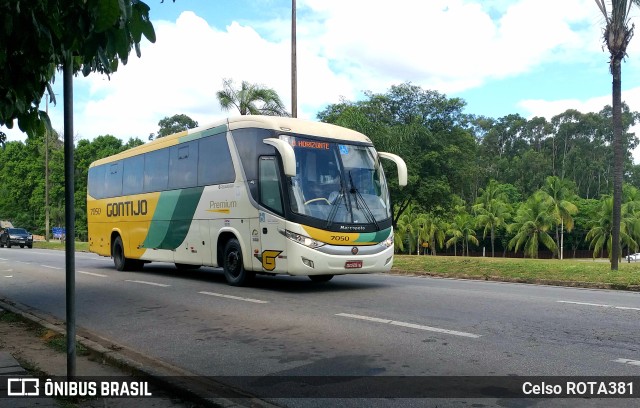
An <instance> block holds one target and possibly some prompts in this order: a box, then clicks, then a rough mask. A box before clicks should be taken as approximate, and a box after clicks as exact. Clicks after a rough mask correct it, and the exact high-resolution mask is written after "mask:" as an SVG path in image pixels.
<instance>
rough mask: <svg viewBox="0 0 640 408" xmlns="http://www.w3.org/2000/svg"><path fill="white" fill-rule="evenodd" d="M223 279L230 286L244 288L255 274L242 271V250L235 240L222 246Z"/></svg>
mask: <svg viewBox="0 0 640 408" xmlns="http://www.w3.org/2000/svg"><path fill="white" fill-rule="evenodd" d="M222 266H223V268H224V277H225V278H226V279H227V283H229V285H231V286H244V285H247V284H249V283H250V282H251V280H253V277H254V276H255V274H254V273H253V272H252V271H247V270H246V269H244V264H243V262H242V248H241V247H240V243H239V242H238V240H237V239H235V238H232V239H230V240H229V242H227V245H225V246H224V260H223V264H222Z"/></svg>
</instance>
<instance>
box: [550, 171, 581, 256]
mask: <svg viewBox="0 0 640 408" xmlns="http://www.w3.org/2000/svg"><path fill="white" fill-rule="evenodd" d="M542 192H543V194H545V195H546V196H547V197H548V198H549V199H550V202H551V207H552V212H553V215H554V217H555V220H556V243H559V246H558V258H559V259H562V258H563V253H562V252H563V248H564V227H565V226H566V227H567V231H569V232H571V230H572V229H573V215H575V214H576V213H577V212H578V207H577V206H576V205H575V204H574V203H572V202H571V201H569V200H568V198H569V197H570V196H572V195H573V194H572V193H571V190H570V188H569V186H568V184H567V183H566V182H565V181H564V180H561V179H560V178H559V177H558V176H549V177H547V178H546V180H545V185H544V187H542ZM558 222H559V224H560V225H558Z"/></svg>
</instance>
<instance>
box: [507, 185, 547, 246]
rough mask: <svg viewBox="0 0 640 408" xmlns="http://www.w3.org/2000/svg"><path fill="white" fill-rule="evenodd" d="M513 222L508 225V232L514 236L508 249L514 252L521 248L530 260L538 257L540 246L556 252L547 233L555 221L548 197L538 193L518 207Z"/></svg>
mask: <svg viewBox="0 0 640 408" xmlns="http://www.w3.org/2000/svg"><path fill="white" fill-rule="evenodd" d="M514 221H515V222H514V223H513V224H511V225H509V232H512V233H515V234H516V235H515V236H514V237H513V238H511V241H509V248H514V247H515V251H516V252H518V250H519V249H520V248H522V249H523V250H524V256H528V257H530V258H537V257H538V249H539V247H540V244H542V245H544V246H546V247H547V248H548V249H549V250H551V251H555V250H556V243H555V242H554V241H553V238H551V236H550V235H549V233H548V231H549V229H551V227H552V225H553V223H554V221H555V215H554V213H553V207H552V202H551V199H550V198H549V197H548V196H546V195H544V194H540V193H537V194H534V195H533V196H531V197H530V198H529V199H528V200H527V201H525V202H524V203H522V204H521V205H520V208H518V212H517V214H516V217H515V219H514Z"/></svg>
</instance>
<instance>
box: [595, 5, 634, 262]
mask: <svg viewBox="0 0 640 408" xmlns="http://www.w3.org/2000/svg"><path fill="white" fill-rule="evenodd" d="M595 1H596V4H597V5H598V8H599V9H600V11H601V12H602V15H603V16H604V19H605V23H606V24H605V27H604V32H603V42H604V44H605V45H606V46H607V48H608V49H609V53H610V54H611V58H610V59H609V70H610V71H611V76H612V77H613V81H612V92H611V93H612V104H611V106H612V107H613V143H612V145H613V208H612V211H613V223H612V227H613V228H612V231H611V238H612V248H611V250H612V252H613V253H614V254H616V256H614V257H612V258H611V270H613V271H617V270H618V256H619V255H620V254H621V251H620V238H621V232H620V220H621V217H622V176H623V174H622V172H623V164H624V163H623V160H624V146H623V143H622V129H623V127H622V60H623V59H624V57H625V56H626V55H627V46H628V45H629V41H631V37H633V24H632V25H631V26H629V13H630V11H631V6H632V5H633V4H636V5H638V4H640V1H639V0H611V1H610V2H607V1H605V0H595ZM607 3H609V4H610V5H611V13H609V11H608V10H607Z"/></svg>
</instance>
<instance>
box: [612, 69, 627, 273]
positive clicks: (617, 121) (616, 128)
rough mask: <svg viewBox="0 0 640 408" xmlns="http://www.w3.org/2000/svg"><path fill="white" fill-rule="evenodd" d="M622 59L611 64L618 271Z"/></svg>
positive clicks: (615, 264) (614, 265) (614, 237)
mask: <svg viewBox="0 0 640 408" xmlns="http://www.w3.org/2000/svg"><path fill="white" fill-rule="evenodd" d="M621 62H622V59H621V58H614V59H613V61H612V62H611V75H612V76H613V92H612V95H613V101H612V106H613V217H612V218H613V225H612V231H611V239H612V243H611V270H612V271H617V270H618V260H619V258H620V218H621V207H622V170H623V165H624V163H623V160H624V154H623V143H622V65H621Z"/></svg>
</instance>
